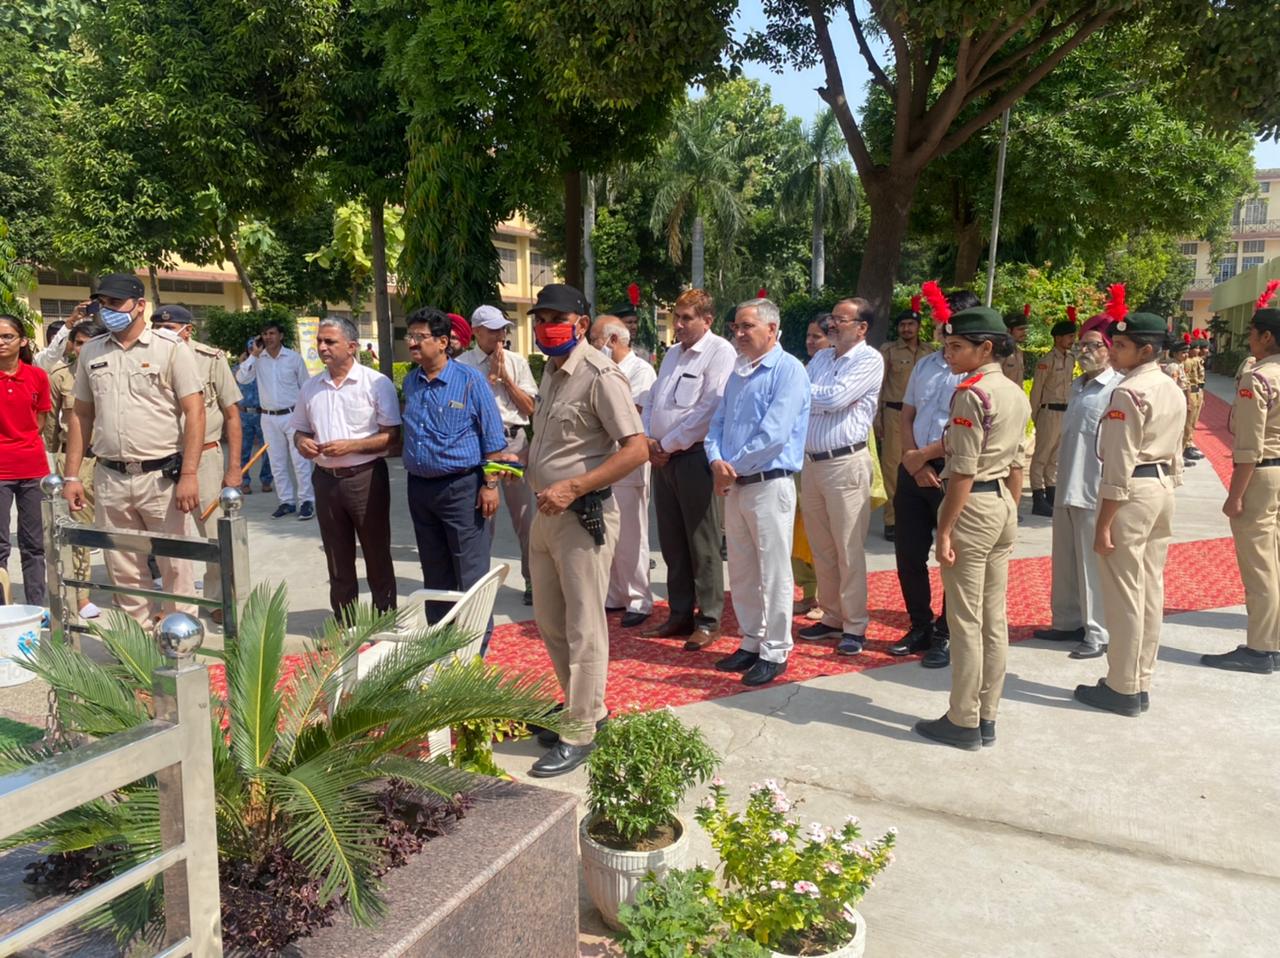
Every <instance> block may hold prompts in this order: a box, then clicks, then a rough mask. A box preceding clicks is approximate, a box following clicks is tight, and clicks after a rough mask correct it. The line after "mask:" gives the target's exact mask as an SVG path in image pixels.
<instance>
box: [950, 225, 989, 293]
mask: <svg viewBox="0 0 1280 958" xmlns="http://www.w3.org/2000/svg"><path fill="white" fill-rule="evenodd" d="M955 232H956V272H955V284H956V285H957V286H968V285H969V284H970V283H972V282H973V278H974V277H975V276H977V275H978V261H979V260H980V259H982V244H983V238H982V224H981V223H979V222H978V221H977V220H970V221H969V222H967V223H956V224H955Z"/></svg>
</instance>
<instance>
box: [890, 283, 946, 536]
mask: <svg viewBox="0 0 1280 958" xmlns="http://www.w3.org/2000/svg"><path fill="white" fill-rule="evenodd" d="M894 325H895V326H896V328H897V330H898V338H897V339H895V340H893V341H892V342H888V343H885V344H884V345H883V346H881V347H880V354H881V355H882V356H884V383H883V385H882V386H881V388H880V415H879V427H880V428H879V429H878V430H877V432H878V433H879V435H880V442H881V445H880V462H881V464H882V467H883V470H882V471H883V472H884V490H885V495H886V496H887V497H888V499H887V501H886V502H885V504H884V537H885V538H886V539H888V540H889V541H890V542H892V541H893V535H894V519H895V516H894V512H893V493H894V491H895V490H896V489H897V488H898V466H899V465H901V463H902V432H901V429H902V425H901V420H902V396H903V394H904V393H905V392H906V391H907V380H909V379H910V378H911V370H913V369H915V368H916V363H918V362H919V361H920V360H921V359H923V358H924V357H925V356H928V355H929V354H930V353H931V352H933V351H934V350H935V349H936V348H937V347H936V346H934V345H933V343H922V342H920V297H919V296H913V297H912V299H911V308H910V309H908V310H904V311H903V312H901V313H899V314H898V318H897V319H896V320H895V321H894Z"/></svg>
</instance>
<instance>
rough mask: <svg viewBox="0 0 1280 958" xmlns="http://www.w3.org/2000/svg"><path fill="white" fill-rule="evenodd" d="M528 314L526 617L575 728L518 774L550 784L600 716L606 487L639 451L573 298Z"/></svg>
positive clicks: (550, 293)
mask: <svg viewBox="0 0 1280 958" xmlns="http://www.w3.org/2000/svg"><path fill="white" fill-rule="evenodd" d="M529 312H530V313H531V314H532V315H533V317H534V327H533V329H534V339H535V341H536V342H537V344H538V349H540V350H541V351H542V352H543V353H544V354H545V355H546V356H547V357H548V361H547V368H546V372H545V373H543V376H542V384H541V386H540V387H539V390H538V394H539V396H540V400H539V403H538V406H537V408H536V409H535V410H534V413H533V443H532V445H531V446H530V448H529V467H528V470H527V472H526V473H525V475H526V477H527V479H528V480H529V486H530V488H532V489H533V492H534V495H535V496H536V498H537V509H538V511H537V514H536V515H535V516H534V518H533V528H532V530H531V531H530V534H529V566H530V573H531V574H532V576H533V617H534V620H535V621H536V622H537V623H538V629H539V631H540V632H541V633H542V639H543V641H544V642H546V644H547V651H548V653H549V654H550V656H551V662H552V664H553V665H554V666H555V670H556V679H557V680H558V681H559V682H560V688H561V689H562V690H563V692H564V698H565V712H566V714H567V716H568V717H569V718H570V719H571V720H573V721H574V723H575V724H576V725H577V726H578V729H577V730H576V731H574V732H572V733H569V734H566V735H565V736H564V737H563V738H561V737H558V736H556V735H554V733H549V732H545V731H544V732H543V733H542V734H541V735H539V741H540V742H541V743H542V744H544V745H547V746H549V750H548V751H547V753H546V754H545V755H543V756H542V758H540V759H538V761H537V762H535V763H534V765H533V768H532V769H531V771H530V774H531V775H533V776H535V777H538V778H550V777H551V776H553V775H563V774H565V773H566V772H569V771H572V770H573V769H575V768H577V767H578V766H579V765H581V764H582V763H583V762H584V761H586V759H587V756H588V755H590V754H591V750H592V749H593V748H594V739H595V729H596V727H597V726H598V724H599V723H601V722H603V721H604V718H605V714H606V712H605V705H604V690H605V680H606V678H607V676H608V668H609V634H608V624H607V623H606V621H605V613H604V603H605V594H606V593H607V591H608V587H609V569H610V565H611V564H612V561H613V550H614V546H615V545H616V543H617V539H618V510H617V507H616V505H615V504H614V502H613V499H612V493H611V490H610V488H609V487H610V486H611V485H612V484H613V483H614V482H617V481H618V480H619V479H621V478H622V477H623V476H626V475H627V474H629V473H630V472H632V471H633V470H635V469H636V468H637V467H638V466H639V465H640V464H641V463H643V462H644V461H645V460H646V459H647V458H648V445H647V443H646V441H645V438H644V425H643V424H642V423H641V421H640V414H639V413H638V412H636V407H635V402H634V401H633V400H632V398H631V386H630V384H629V383H628V382H627V377H626V376H625V375H623V373H622V370H620V369H619V368H618V366H617V364H616V363H614V362H613V361H612V360H610V359H606V358H605V357H604V356H602V355H601V354H600V351H599V350H597V349H594V348H593V347H592V346H591V344H590V343H589V342H588V340H587V331H588V329H589V327H590V325H591V317H590V316H589V315H588V313H587V304H586V301H585V300H584V299H583V296H582V293H580V292H579V291H578V290H576V289H574V288H573V287H572V286H565V285H562V284H560V283H552V284H550V285H548V286H544V287H542V289H541V291H540V292H539V293H538V300H537V302H535V303H534V304H533V308H532V309H531V310H529Z"/></svg>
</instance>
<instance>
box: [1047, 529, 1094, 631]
mask: <svg viewBox="0 0 1280 958" xmlns="http://www.w3.org/2000/svg"><path fill="white" fill-rule="evenodd" d="M1097 518H1098V513H1097V510H1095V509H1085V508H1083V507H1081V506H1064V505H1062V504H1061V503H1059V504H1058V505H1056V506H1054V508H1053V586H1052V590H1051V593H1050V605H1051V607H1052V609H1053V627H1054V628H1055V629H1061V630H1062V631H1064V632H1069V631H1071V630H1072V629H1080V628H1083V629H1084V643H1085V645H1087V646H1089V647H1090V648H1094V649H1097V648H1101V647H1102V646H1104V645H1106V644H1107V642H1108V637H1107V627H1106V625H1105V623H1106V617H1105V616H1104V615H1103V608H1104V606H1103V602H1102V582H1101V580H1100V578H1099V572H1098V553H1096V552H1094V551H1093V533H1094V529H1095V527H1096V524H1097Z"/></svg>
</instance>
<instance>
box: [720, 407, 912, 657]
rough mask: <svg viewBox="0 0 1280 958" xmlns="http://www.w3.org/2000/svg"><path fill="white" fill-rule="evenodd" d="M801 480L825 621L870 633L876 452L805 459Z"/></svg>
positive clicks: (858, 632) (843, 628) (846, 629)
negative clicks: (868, 548) (868, 544)
mask: <svg viewBox="0 0 1280 958" xmlns="http://www.w3.org/2000/svg"><path fill="white" fill-rule="evenodd" d="M886 411H887V410H886ZM895 469H896V467H895ZM801 477H802V480H803V481H802V482H801V484H800V504H801V509H802V511H803V512H804V518H805V535H806V536H808V539H809V549H810V551H811V552H812V553H813V569H814V572H815V574H816V576H817V580H818V582H817V589H818V604H819V605H820V606H821V607H822V623H823V625H827V626H830V627H831V628H838V629H840V630H841V631H842V632H848V633H849V634H851V635H866V634H867V623H868V616H867V554H866V542H867V528H868V527H869V526H870V524H871V454H870V453H868V452H867V450H865V449H861V450H859V451H858V452H855V453H853V454H852V455H849V456H840V457H839V458H836V459H824V460H822V461H821V462H815V461H813V460H812V459H809V458H808V457H807V456H806V457H805V463H804V469H803V471H802V472H801ZM737 601H740V600H738V599H736V598H735V602H737Z"/></svg>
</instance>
